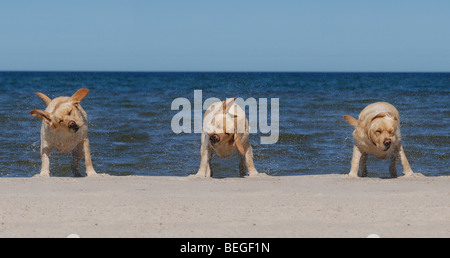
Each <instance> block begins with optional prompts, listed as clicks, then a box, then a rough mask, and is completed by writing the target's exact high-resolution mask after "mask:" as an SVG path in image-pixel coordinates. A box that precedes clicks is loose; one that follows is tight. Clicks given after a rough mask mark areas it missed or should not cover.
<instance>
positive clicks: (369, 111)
mask: <svg viewBox="0 0 450 258" xmlns="http://www.w3.org/2000/svg"><path fill="white" fill-rule="evenodd" d="M344 119H345V120H346V121H347V122H348V123H349V124H350V125H351V126H353V127H354V128H355V131H354V132H353V137H354V138H355V145H354V147H353V157H352V166H351V170H350V173H349V175H350V176H353V177H356V176H357V175H358V168H359V165H361V176H363V177H365V176H367V166H366V161H367V157H368V154H372V155H374V156H375V157H377V158H379V159H386V158H388V157H391V164H390V166H389V172H390V174H391V177H397V162H398V159H400V161H401V163H402V166H403V174H404V175H405V176H410V175H413V174H414V172H413V171H412V169H411V167H410V165H409V162H408V160H407V159H406V155H405V152H404V150H403V147H402V144H401V134H400V117H399V114H398V110H397V109H396V108H395V107H394V106H393V105H391V104H389V103H387V102H376V103H373V104H370V105H368V106H367V107H365V108H364V109H363V110H362V111H361V113H360V114H359V118H358V120H356V119H355V118H353V117H351V116H347V115H344Z"/></svg>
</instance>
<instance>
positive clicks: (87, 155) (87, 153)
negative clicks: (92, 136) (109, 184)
mask: <svg viewBox="0 0 450 258" xmlns="http://www.w3.org/2000/svg"><path fill="white" fill-rule="evenodd" d="M83 151H84V165H85V166H86V176H95V175H97V172H95V170H94V165H93V164H92V159H91V149H90V148H89V139H88V138H86V139H84V142H83Z"/></svg>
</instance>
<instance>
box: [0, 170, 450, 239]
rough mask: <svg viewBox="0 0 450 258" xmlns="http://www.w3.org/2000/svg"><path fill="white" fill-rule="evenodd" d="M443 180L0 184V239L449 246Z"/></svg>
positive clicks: (448, 194)
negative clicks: (440, 242) (394, 240)
mask: <svg viewBox="0 0 450 258" xmlns="http://www.w3.org/2000/svg"><path fill="white" fill-rule="evenodd" d="M449 185H450V176H436V177H434V176H433V177H399V178H396V179H384V178H349V177H347V176H346V175H339V174H330V175H308V176H266V177H247V178H235V177H231V178H196V177H168V176H98V177H86V178H73V177H51V178H42V177H32V178H0V203H1V209H0V237H61V238H65V237H67V236H69V235H71V234H77V235H79V236H80V237H82V238H84V237H175V238H177V237H185V238H197V237H208V238H209V237H226V238H228V237H231V238H242V237H246V238H260V237H261V238H262V237H362V238H365V237H367V236H369V235H371V234H377V235H379V236H380V237H450V205H449V204H450V188H449Z"/></svg>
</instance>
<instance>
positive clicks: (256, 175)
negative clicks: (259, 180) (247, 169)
mask: <svg viewBox="0 0 450 258" xmlns="http://www.w3.org/2000/svg"><path fill="white" fill-rule="evenodd" d="M268 176H269V175H267V174H266V173H258V172H255V173H249V174H248V176H247V177H268Z"/></svg>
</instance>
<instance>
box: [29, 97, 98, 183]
mask: <svg viewBox="0 0 450 258" xmlns="http://www.w3.org/2000/svg"><path fill="white" fill-rule="evenodd" d="M88 93H89V90H88V89H84V88H83V89H79V90H78V91H77V92H75V94H73V96H72V97H58V98H55V99H53V100H51V99H50V98H49V97H47V96H46V95H45V94H43V93H40V92H36V95H38V96H39V97H40V98H41V99H42V100H43V101H44V102H45V104H46V105H47V108H46V109H45V111H43V110H38V109H34V110H31V111H30V114H31V115H32V116H35V117H39V118H41V119H42V126H41V159H42V167H41V172H40V174H39V175H40V176H50V161H49V158H50V153H51V151H52V149H56V150H58V151H59V152H60V153H63V154H66V153H69V152H72V156H73V159H72V172H73V175H74V176H75V177H81V174H80V172H79V169H78V166H79V164H80V160H81V159H82V158H83V157H84V160H85V167H86V175H87V176H93V175H97V173H96V172H95V170H94V167H93V165H92V160H91V152H90V149H89V139H88V124H87V123H88V120H87V115H86V112H85V111H84V109H83V108H82V107H81V105H80V102H81V101H82V100H83V99H84V98H85V97H86V96H87V95H88Z"/></svg>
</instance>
